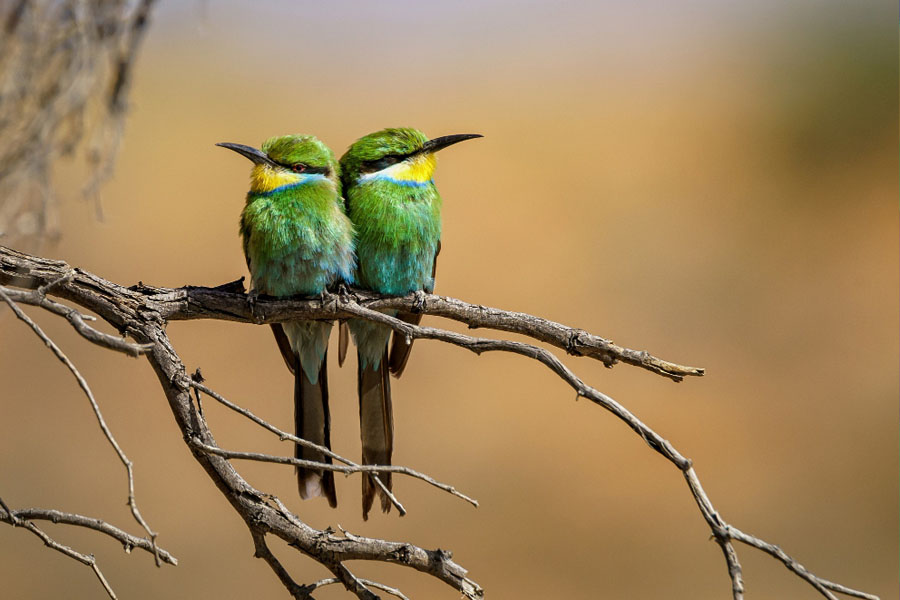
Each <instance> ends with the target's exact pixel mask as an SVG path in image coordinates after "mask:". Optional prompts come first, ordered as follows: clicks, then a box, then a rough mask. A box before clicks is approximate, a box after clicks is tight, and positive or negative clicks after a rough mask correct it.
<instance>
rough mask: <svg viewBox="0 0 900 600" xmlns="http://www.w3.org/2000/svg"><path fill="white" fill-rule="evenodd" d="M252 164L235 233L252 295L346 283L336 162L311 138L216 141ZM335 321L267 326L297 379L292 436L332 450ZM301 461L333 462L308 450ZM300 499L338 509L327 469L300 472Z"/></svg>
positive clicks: (347, 234) (349, 246)
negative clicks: (330, 370)
mask: <svg viewBox="0 0 900 600" xmlns="http://www.w3.org/2000/svg"><path fill="white" fill-rule="evenodd" d="M216 145H217V146H222V147H223V148H228V149H229V150H233V151H235V152H237V153H238V154H240V155H242V156H244V157H246V158H248V159H250V161H251V162H252V163H253V167H252V168H251V171H250V191H249V192H248V193H247V198H246V202H245V205H244V209H243V211H242V212H241V218H240V228H239V229H240V236H241V239H242V241H243V249H244V256H245V258H246V259H247V266H248V268H249V270H250V276H251V282H252V288H251V298H255V297H256V296H257V295H268V296H275V297H283V296H294V295H303V296H316V295H320V294H322V293H323V292H324V291H325V290H326V289H327V288H328V287H329V286H332V285H338V284H351V283H352V282H353V277H354V269H355V266H356V258H355V254H354V231H353V225H352V223H351V222H350V220H349V218H348V217H347V215H346V213H345V208H344V202H343V198H342V197H341V181H340V164H339V163H338V161H337V160H336V159H335V156H334V153H333V152H332V151H331V150H330V149H329V148H328V146H326V145H325V144H323V143H322V142H321V141H319V140H318V139H317V138H315V137H314V136H312V135H301V134H296V135H284V136H277V137H272V138H269V139H268V140H266V141H265V142H264V143H263V144H262V146H261V149H256V148H253V147H251V146H245V145H243V144H235V143H231V142H222V143H219V144H216ZM331 328H332V323H330V322H326V321H303V320H298V321H289V322H285V323H276V324H273V325H272V331H273V333H274V334H275V340H276V342H277V343H278V348H279V350H280V351H281V355H282V357H283V358H284V362H285V364H286V365H287V367H288V369H289V370H290V371H291V373H293V375H294V425H295V428H296V432H297V436H298V437H300V438H303V439H305V440H308V441H310V442H314V443H316V444H318V445H320V446H325V447H327V448H329V449H330V447H331V439H330V435H331V433H330V427H331V424H330V414H329V410H328V376H327V350H328V337H329V334H330V332H331ZM295 456H296V457H297V458H299V459H303V460H310V461H316V462H325V463H329V464H330V463H331V457H330V456H328V455H325V454H323V453H322V452H320V451H318V450H314V449H310V448H307V447H303V446H300V445H299V444H298V445H297V446H296V448H295ZM297 483H298V487H299V491H300V497H301V498H303V499H307V498H315V497H325V498H326V499H327V500H328V504H329V505H331V506H332V507H336V506H337V493H336V490H335V487H334V474H333V472H331V471H327V470H321V469H312V468H306V467H299V466H298V467H297Z"/></svg>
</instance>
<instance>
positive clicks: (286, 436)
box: [190, 380, 478, 514]
mask: <svg viewBox="0 0 900 600" xmlns="http://www.w3.org/2000/svg"><path fill="white" fill-rule="evenodd" d="M190 385H191V387H193V388H196V389H198V390H200V391H202V392H203V393H204V394H206V395H208V396H210V397H211V398H214V399H215V400H218V401H219V402H221V403H222V404H224V405H225V406H227V407H228V408H230V409H232V410H234V411H235V412H237V413H240V414H242V415H244V416H245V417H247V418H248V419H250V420H251V421H253V422H254V423H257V424H258V425H260V426H262V427H264V428H265V429H268V430H269V431H271V432H272V433H274V434H276V435H278V437H279V438H281V439H282V440H288V441H291V442H294V443H295V444H300V445H301V446H306V447H307V448H312V449H314V450H317V451H319V452H321V453H323V454H325V455H326V456H330V457H331V458H333V459H334V460H337V461H340V462H342V463H344V464H345V465H347V467H341V466H338V465H333V464H328V463H320V462H316V461H310V460H302V459H297V458H288V457H279V456H272V455H268V454H258V453H253V452H231V451H227V450H222V449H221V448H218V447H213V446H207V445H205V444H202V443H201V442H199V441H197V442H195V443H197V444H198V447H200V448H202V449H203V450H204V451H206V452H212V453H213V454H218V455H219V456H224V457H225V458H239V459H245V460H258V461H261V462H273V463H281V464H292V465H296V466H300V467H308V468H312V469H323V470H326V471H337V472H339V473H346V474H350V473H399V474H401V475H408V476H410V477H413V478H415V479H421V480H422V481H424V482H426V483H428V484H430V485H433V486H434V487H436V488H438V489H441V490H444V491H445V492H448V493H450V494H452V495H454V496H456V497H457V498H462V499H463V500H465V501H466V502H468V503H469V504H471V505H472V506H475V507H477V506H478V501H477V500H475V499H473V498H470V497H469V496H467V495H465V494H463V493H462V492H460V491H458V490H457V489H456V488H454V487H453V486H451V485H447V484H446V483H440V482H439V481H436V480H435V479H433V478H432V477H429V476H428V475H425V474H424V473H420V472H419V471H415V470H413V469H410V468H409V467H403V466H398V465H387V466H379V465H358V464H356V463H355V462H353V461H351V460H349V459H346V458H344V457H342V456H340V455H339V454H336V453H334V452H333V451H332V450H330V449H329V448H326V447H325V446H319V445H318V444H314V443H313V442H310V441H308V440H304V439H303V438H299V437H297V436H295V435H292V434H290V433H287V432H286V431H282V430H281V429H278V428H277V427H275V426H274V425H272V424H270V423H268V422H266V421H264V420H263V419H260V418H259V417H257V416H256V415H254V414H253V413H252V412H250V411H249V410H247V409H246V408H242V407H240V406H238V405H236V404H234V403H232V402H229V401H228V400H226V399H225V398H224V397H223V396H222V395H221V394H218V393H216V392H214V391H213V390H211V389H209V388H208V387H206V386H205V385H203V384H202V383H197V382H196V381H193V380H191V382H190ZM373 479H375V480H376V481H380V480H379V479H378V478H377V476H376V477H373ZM382 485H383V484H382ZM385 492H386V493H387V494H388V495H389V497H391V496H393V494H391V493H390V491H388V490H387V488H385ZM392 502H394V505H395V506H397V507H398V510H400V511H402V513H401V514H406V510H405V509H404V508H403V506H402V505H400V503H399V502H396V498H394V499H392Z"/></svg>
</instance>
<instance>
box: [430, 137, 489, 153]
mask: <svg viewBox="0 0 900 600" xmlns="http://www.w3.org/2000/svg"><path fill="white" fill-rule="evenodd" d="M480 137H484V136H483V135H481V134H480V133H456V134H453V135H443V136H441V137H436V138H434V139H433V140H428V141H427V142H425V143H424V144H423V145H422V150H421V152H431V153H433V152H437V151H438V150H443V149H444V148H446V147H448V146H452V145H453V144H458V143H459V142H464V141H466V140H473V139H475V138H480Z"/></svg>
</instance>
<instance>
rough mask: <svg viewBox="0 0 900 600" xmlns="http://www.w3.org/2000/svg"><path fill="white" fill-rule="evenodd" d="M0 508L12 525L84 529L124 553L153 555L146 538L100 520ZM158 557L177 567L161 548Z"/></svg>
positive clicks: (51, 511) (1, 516)
mask: <svg viewBox="0 0 900 600" xmlns="http://www.w3.org/2000/svg"><path fill="white" fill-rule="evenodd" d="M0 507H2V508H3V511H0V521H6V522H7V523H10V524H12V525H20V523H19V522H18V521H21V520H31V521H50V522H51V523H61V524H63V525H74V526H76V527H85V528H87V529H93V530H94V531H98V532H100V533H102V534H105V535H108V536H109V537H111V538H113V539H115V540H117V541H118V542H120V543H121V544H122V545H123V546H124V548H125V552H128V553H130V552H131V549H132V548H140V549H141V550H146V551H147V552H150V553H151V554H152V553H153V544H152V542H151V541H150V540H149V539H147V538H142V537H137V536H134V535H131V534H130V533H128V532H127V531H123V530H121V529H119V528H118V527H116V526H114V525H110V524H109V523H107V522H106V521H103V520H101V519H95V518H93V517H86V516H84V515H78V514H74V513H66V512H61V511H58V510H55V509H44V508H20V509H19V510H14V511H8V510H7V508H6V507H5V506H3V505H2V504H0ZM158 551H159V557H160V558H161V559H162V561H163V562H166V563H168V564H170V565H178V559H176V558H175V557H174V556H172V555H171V554H170V553H169V552H167V551H166V550H163V549H162V548H158Z"/></svg>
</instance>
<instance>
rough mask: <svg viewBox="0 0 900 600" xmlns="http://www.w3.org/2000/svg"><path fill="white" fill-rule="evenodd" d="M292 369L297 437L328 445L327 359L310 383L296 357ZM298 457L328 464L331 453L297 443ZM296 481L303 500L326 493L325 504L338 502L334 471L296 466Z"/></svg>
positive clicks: (329, 446)
mask: <svg viewBox="0 0 900 600" xmlns="http://www.w3.org/2000/svg"><path fill="white" fill-rule="evenodd" d="M295 364H296V368H295V369H294V426H295V428H296V431H297V437H300V438H303V439H305V440H309V441H310V442H313V443H316V444H318V445H320V446H325V447H326V448H331V415H330V414H329V412H328V371H327V366H328V360H327V355H326V356H325V357H323V359H322V366H321V367H320V368H319V379H318V381H317V382H316V383H311V382H310V380H309V378H308V377H307V375H306V373H305V372H304V371H303V369H302V368H300V359H299V358H297V361H296V363H295ZM294 455H295V456H296V457H297V458H300V459H303V460H314V461H316V462H324V463H328V464H331V457H330V456H325V455H324V454H322V453H321V452H319V451H318V450H312V449H310V448H305V447H303V446H301V445H299V444H298V445H297V446H296V448H295V451H294ZM297 484H298V486H299V488H300V497H301V498H303V499H304V500H305V499H307V498H315V497H317V496H325V497H326V498H328V504H330V505H331V506H332V507H335V506H337V493H336V492H335V489H334V472H333V471H323V470H321V469H308V468H306V467H297Z"/></svg>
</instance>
